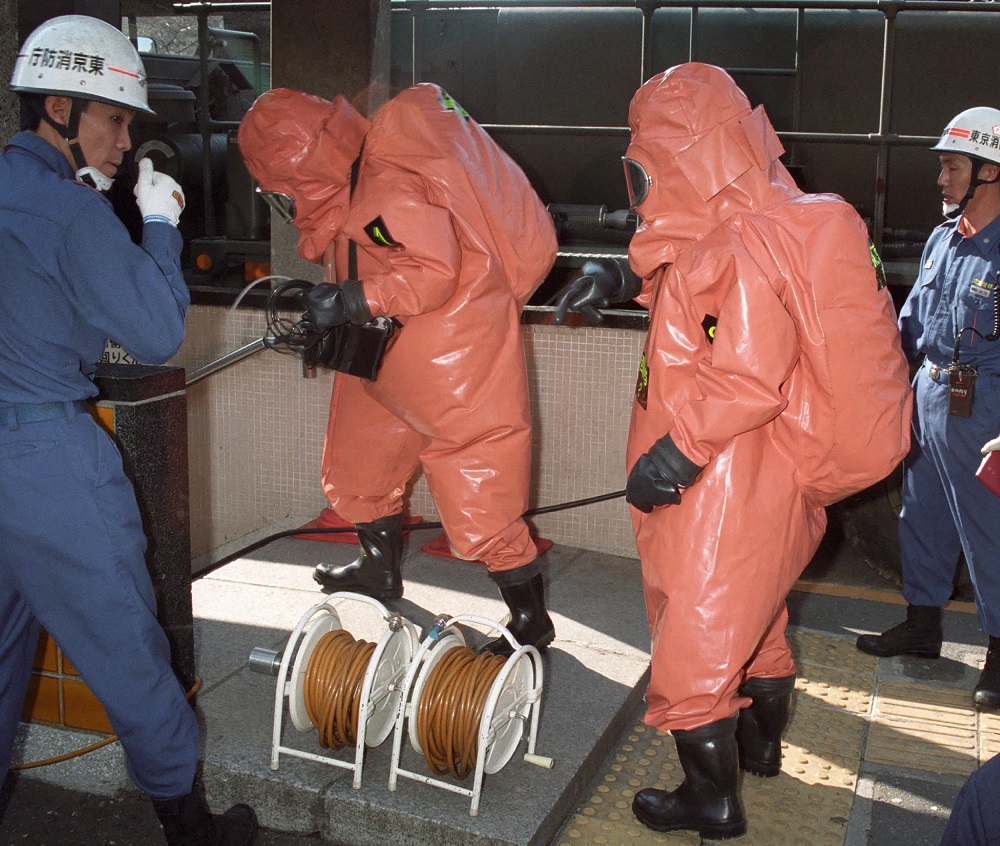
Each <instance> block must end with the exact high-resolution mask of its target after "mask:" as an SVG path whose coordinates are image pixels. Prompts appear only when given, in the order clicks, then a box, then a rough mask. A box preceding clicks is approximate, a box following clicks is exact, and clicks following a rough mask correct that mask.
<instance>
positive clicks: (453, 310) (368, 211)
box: [239, 84, 556, 572]
mask: <svg viewBox="0 0 1000 846" xmlns="http://www.w3.org/2000/svg"><path fill="white" fill-rule="evenodd" d="M239 142H240V149H241V152H242V153H243V157H244V160H245V161H246V163H247V166H248V169H249V170H250V172H251V174H253V176H254V177H255V178H256V179H257V181H258V182H259V183H260V185H261V187H262V188H264V189H266V190H269V191H281V192H284V193H286V194H289V195H290V196H292V197H293V198H294V199H295V204H296V217H295V225H296V226H297V227H298V229H299V233H300V238H299V246H298V249H299V253H300V254H301V255H302V256H303V257H304V258H306V259H308V260H310V261H313V262H324V264H325V265H326V268H327V280H326V281H329V282H340V281H343V280H345V279H347V278H348V244H349V241H353V242H354V243H355V244H356V245H357V277H358V279H360V281H361V282H362V286H363V292H364V298H365V300H366V302H367V306H368V309H369V310H370V312H371V314H372V316H373V317H379V316H385V317H392V318H395V319H396V320H398V321H399V323H400V324H402V328H401V329H400V330H399V332H398V333H397V336H396V339H395V341H394V342H393V345H392V346H391V348H390V349H389V351H388V352H387V353H386V356H385V358H384V360H383V364H382V368H381V370H380V371H379V375H378V378H377V380H376V381H374V382H370V381H366V380H361V379H359V378H357V377H354V376H348V375H346V374H343V373H338V374H336V376H335V381H334V389H333V397H332V400H331V404H330V419H329V425H328V429H327V436H326V442H325V445H324V450H323V464H322V478H323V486H324V490H325V492H326V495H327V499H328V501H329V504H330V507H331V508H332V509H333V510H334V511H336V513H337V514H339V515H340V516H341V517H343V518H344V519H345V520H348V521H350V522H352V523H367V522H371V521H374V520H378V519H381V518H383V517H387V516H389V515H392V514H398V513H400V512H401V510H402V507H403V494H404V490H405V487H406V485H407V483H408V482H409V481H410V480H411V478H412V477H413V475H414V474H415V472H416V471H417V469H418V468H422V469H423V471H424V474H425V476H426V479H427V483H428V487H429V489H430V492H431V495H432V496H433V498H434V501H435V504H436V505H437V509H438V512H439V514H440V517H441V521H442V523H443V524H444V528H445V532H446V533H447V536H448V540H449V543H450V545H451V547H452V550H453V551H454V553H455V554H456V555H457V556H458V557H460V558H463V559H467V560H474V559H481V560H483V561H484V562H485V563H486V565H487V567H488V568H489V569H490V570H491V571H496V572H500V571H505V570H511V569H514V568H517V567H520V566H522V565H524V564H527V563H529V562H531V561H533V560H534V559H535V558H536V557H537V552H536V548H535V545H534V543H533V541H532V540H531V538H530V536H529V532H528V527H527V525H526V524H525V522H524V520H523V519H522V518H521V515H522V514H523V513H524V511H525V510H526V509H527V505H528V482H529V471H530V456H531V421H530V410H529V404H528V387H527V376H526V369H525V362H524V350H523V345H522V339H521V330H520V314H521V311H522V309H523V307H524V304H525V303H526V302H527V300H528V298H529V297H530V296H531V294H532V293H533V292H534V290H535V289H536V288H537V287H538V285H539V284H540V283H541V282H542V281H543V280H544V279H545V277H546V275H547V274H548V272H549V270H550V268H551V267H552V264H553V262H554V261H555V255H556V237H555V229H554V226H553V222H552V219H551V217H550V215H549V214H548V213H547V212H546V210H545V207H544V205H543V204H542V202H541V201H540V200H539V198H538V196H537V195H536V194H535V192H534V190H533V189H532V188H531V185H530V184H529V182H528V180H527V178H526V177H525V175H524V173H523V172H522V171H521V169H520V168H519V167H518V166H517V165H516V164H515V163H514V161H513V160H512V159H511V158H510V157H509V156H507V154H506V153H504V152H503V151H502V150H501V149H500V148H499V147H498V146H497V144H496V143H495V142H494V141H493V140H492V139H491V138H490V137H489V136H488V135H487V134H486V132H485V131H484V130H483V129H482V128H481V127H479V126H478V124H476V123H475V121H473V120H472V119H470V118H469V116H468V115H467V114H466V113H465V111H464V110H463V109H462V108H461V106H459V105H458V104H456V103H455V102H454V101H453V100H452V99H451V98H450V97H449V96H448V94H447V93H446V92H444V91H443V90H442V89H441V88H440V87H438V86H436V85H432V84H421V85H417V86H414V87H412V88H408V89H406V90H404V91H403V92H401V93H400V94H398V95H397V96H396V97H394V98H393V99H391V100H390V101H389V102H388V103H387V104H386V105H384V106H383V107H382V108H381V109H380V110H379V111H378V112H377V113H376V114H375V115H374V117H373V118H372V120H371V122H370V123H369V122H368V121H367V120H366V119H365V118H364V117H362V116H361V115H360V114H359V113H358V112H357V111H355V110H354V108H353V107H352V106H351V105H350V104H349V103H348V102H347V101H346V100H345V99H344V98H343V97H337V98H336V99H335V100H333V101H332V102H330V101H327V100H324V99H322V98H319V97H314V96H311V95H308V94H304V93H301V92H297V91H290V90H287V89H277V90H274V91H271V92H268V93H266V94H264V95H262V96H261V97H260V98H258V100H257V102H256V103H255V104H254V106H253V107H252V108H251V110H250V111H249V112H248V113H247V115H246V117H245V118H244V120H243V122H242V124H241V127H240V133H239ZM362 148H363V149H362ZM355 161H357V168H356V184H355V186H354V188H353V191H352V188H351V171H352V164H354V163H355Z"/></svg>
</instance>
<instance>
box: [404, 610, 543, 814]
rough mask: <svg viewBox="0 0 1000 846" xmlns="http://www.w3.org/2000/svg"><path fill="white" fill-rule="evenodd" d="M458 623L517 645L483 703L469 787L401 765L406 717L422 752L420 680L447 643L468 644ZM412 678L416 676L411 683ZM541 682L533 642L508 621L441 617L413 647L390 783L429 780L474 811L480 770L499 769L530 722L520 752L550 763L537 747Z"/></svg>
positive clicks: (540, 762) (480, 783) (479, 789)
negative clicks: (522, 639)
mask: <svg viewBox="0 0 1000 846" xmlns="http://www.w3.org/2000/svg"><path fill="white" fill-rule="evenodd" d="M460 623H466V624H471V625H475V626H482V627H483V628H485V629H488V631H489V633H490V634H492V633H494V632H499V633H501V634H502V636H503V637H504V638H506V640H507V641H508V642H509V643H510V644H511V646H512V647H513V648H514V650H515V651H514V654H513V655H511V656H510V657H509V658H508V659H507V661H506V662H505V663H504V666H503V667H502V668H501V670H500V672H499V673H498V675H497V677H496V678H495V679H494V681H493V684H492V686H491V688H490V693H489V696H488V697H487V700H486V703H485V705H484V707H483V713H482V716H481V718H480V725H479V734H478V740H477V749H476V767H475V772H474V774H473V786H472V788H471V789H470V788H465V787H459V786H458V785H457V784H454V783H453V782H451V781H444V780H442V779H439V778H434V777H432V776H427V775H424V774H422V773H417V772H413V771H411V770H406V769H404V768H403V767H401V766H400V757H401V754H402V738H403V733H404V728H403V726H404V722H405V721H406V720H407V719H409V722H410V724H409V738H410V743H411V745H412V746H413V747H414V749H415V750H416V751H417V752H422V750H421V748H420V740H419V737H418V733H417V730H416V722H417V720H416V714H417V711H418V709H419V707H420V699H421V696H422V695H423V692H424V685H425V683H426V680H427V678H428V676H429V675H430V672H431V670H433V668H434V666H435V664H436V663H437V662H438V661H439V660H440V659H441V657H443V655H444V654H445V653H447V652H448V651H449V650H450V649H454V648H456V647H460V646H465V645H466V641H465V636H464V635H463V634H462V631H461V629H460V628H459V627H458V626H459V624H460ZM428 656H430V657H428ZM418 674H419V675H418ZM414 680H416V683H415V684H414ZM542 688H543V669H542V659H541V655H540V654H539V652H538V650H537V649H536V648H535V647H534V646H521V645H520V644H519V643H518V642H517V641H516V640H515V639H514V637H513V636H512V635H511V633H510V631H509V630H508V629H507V628H506V627H504V626H502V625H501V624H500V623H497V622H495V621H494V620H488V619H486V618H484V617H477V616H473V615H460V616H456V617H450V618H449V617H439V618H438V619H437V620H436V621H435V625H434V627H433V628H432V629H431V631H430V632H429V633H428V635H427V637H425V638H424V640H423V641H422V642H421V644H420V647H419V648H418V649H417V654H416V655H415V656H414V658H413V662H412V664H411V665H410V672H409V673H408V674H407V680H406V683H405V685H404V689H403V699H402V702H401V705H400V709H399V715H398V718H397V721H396V736H395V740H394V742H393V752H392V764H391V767H390V771H389V789H390V790H395V789H396V784H397V778H398V776H403V777H405V778H409V779H412V780H414V781H419V782H423V783H424V784H430V785H432V786H434V787H439V788H441V789H443V790H447V791H449V792H451V793H458V794H460V795H462V796H468V797H470V798H471V800H472V802H471V805H470V808H469V815H470V816H473V817H474V816H477V815H478V814H479V802H480V797H481V795H482V787H483V776H484V775H485V774H486V773H490V774H493V773H496V772H499V771H500V770H501V769H503V767H504V766H506V764H507V763H508V761H510V759H511V757H512V756H513V754H514V752H515V750H516V748H517V745H518V744H519V743H520V742H521V739H522V737H523V736H524V729H525V726H528V750H527V752H526V753H525V755H524V760H525V761H526V762H527V763H531V764H535V765H536V766H541V767H545V768H547V769H548V768H551V767H552V766H553V761H552V759H551V758H547V757H544V756H541V755H537V754H536V753H535V745H536V742H537V735H538V720H539V716H540V707H541V698H542Z"/></svg>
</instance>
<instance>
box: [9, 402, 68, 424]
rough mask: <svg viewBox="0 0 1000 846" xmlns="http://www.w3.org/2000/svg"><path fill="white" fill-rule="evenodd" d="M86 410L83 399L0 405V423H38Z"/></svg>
mask: <svg viewBox="0 0 1000 846" xmlns="http://www.w3.org/2000/svg"><path fill="white" fill-rule="evenodd" d="M86 410H87V403H86V402H85V401H84V400H72V401H70V402H23V403H15V404H13V405H0V425H4V426H20V425H22V424H24V423H39V422H41V421H42V420H56V419H58V418H60V417H66V418H69V417H76V415H77V414H83V413H84V412H85V411H86Z"/></svg>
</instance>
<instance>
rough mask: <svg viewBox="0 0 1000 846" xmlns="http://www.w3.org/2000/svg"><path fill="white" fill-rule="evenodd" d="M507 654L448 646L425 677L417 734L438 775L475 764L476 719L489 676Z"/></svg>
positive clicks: (463, 771) (459, 775)
mask: <svg viewBox="0 0 1000 846" xmlns="http://www.w3.org/2000/svg"><path fill="white" fill-rule="evenodd" d="M506 661H507V659H506V658H504V657H503V656H500V655H493V654H492V653H489V652H484V653H482V654H479V653H476V652H475V651H474V650H472V649H469V648H467V647H455V648H453V649H449V650H448V651H447V652H446V653H445V654H444V655H443V656H442V657H441V660H440V661H438V663H437V664H436V665H435V666H434V669H433V670H431V672H430V675H428V677H427V681H426V682H425V683H424V688H423V692H422V693H421V696H420V704H419V707H418V709H417V737H418V739H419V741H420V747H421V748H422V749H423V750H424V758H426V760H427V764H428V766H430V768H431V769H432V770H433V771H434V772H435V773H437V774H438V775H444V774H445V773H449V772H450V773H451V774H452V776H454V777H455V778H456V779H459V780H461V779H463V778H465V777H466V776H467V775H468V774H469V773H470V772H472V770H473V769H475V766H476V757H477V754H478V752H479V724H480V722H481V721H482V716H483V710H484V708H485V705H486V699H487V698H488V697H489V695H490V690H491V689H492V687H493V682H494V681H495V680H496V677H497V676H498V675H499V673H500V670H501V669H502V668H503V665H504V664H505V663H506Z"/></svg>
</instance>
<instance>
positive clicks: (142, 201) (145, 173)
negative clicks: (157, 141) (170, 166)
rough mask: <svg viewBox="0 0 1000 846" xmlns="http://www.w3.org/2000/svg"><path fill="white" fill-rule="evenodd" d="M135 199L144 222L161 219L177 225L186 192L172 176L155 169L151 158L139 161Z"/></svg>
mask: <svg viewBox="0 0 1000 846" xmlns="http://www.w3.org/2000/svg"><path fill="white" fill-rule="evenodd" d="M135 201H136V203H137V204H138V206H139V211H140V212H142V222H143V223H149V222H150V221H160V222H161V223H169V224H171V225H173V226H176V225H177V221H178V220H180V219H181V212H182V211H183V210H184V192H183V191H182V190H181V186H180V185H178V184H177V182H176V180H175V179H174V178H173V177H172V176H169V175H168V174H166V173H158V172H157V171H155V170H154V169H153V163H152V162H151V161H150V160H149V159H142V160H140V162H139V178H138V179H137V180H136V183H135Z"/></svg>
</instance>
